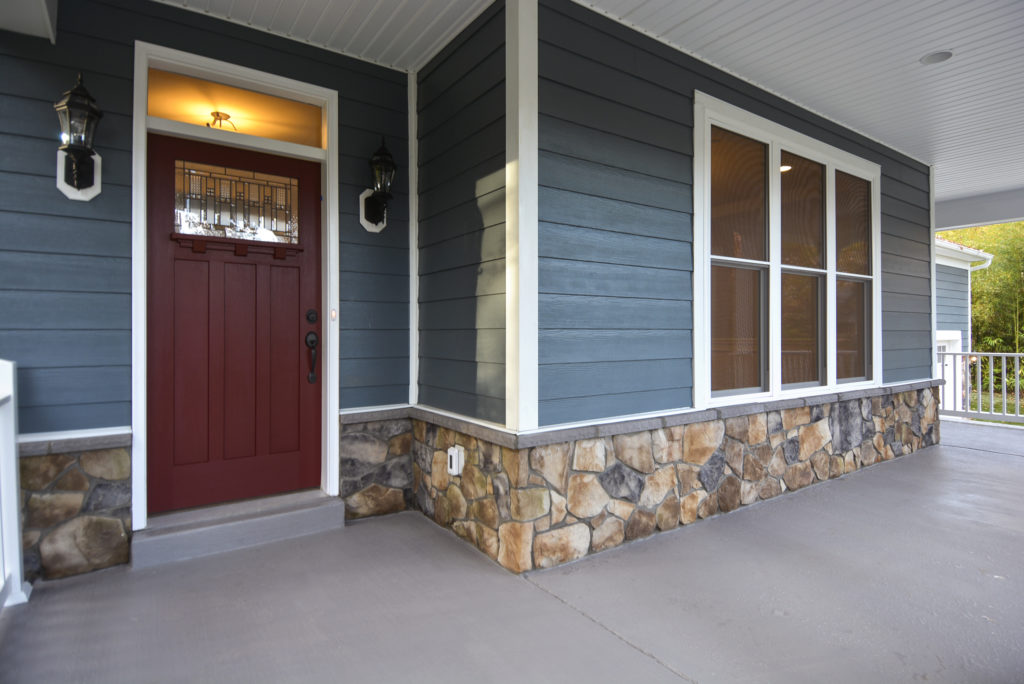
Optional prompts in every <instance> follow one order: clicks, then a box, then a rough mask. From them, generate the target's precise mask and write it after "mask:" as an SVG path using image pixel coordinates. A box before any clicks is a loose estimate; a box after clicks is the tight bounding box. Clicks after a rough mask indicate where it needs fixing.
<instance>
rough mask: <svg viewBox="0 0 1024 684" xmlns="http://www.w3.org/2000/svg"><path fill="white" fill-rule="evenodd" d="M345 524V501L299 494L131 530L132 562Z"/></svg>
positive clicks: (156, 561) (205, 552)
mask: <svg viewBox="0 0 1024 684" xmlns="http://www.w3.org/2000/svg"><path fill="white" fill-rule="evenodd" d="M215 510H216V509H211V511H215ZM228 513H230V511H228ZM344 525H345V502H344V501H342V500H341V499H340V498H339V497H333V496H327V495H321V496H318V497H316V498H315V499H313V500H310V499H309V498H305V499H300V500H298V501H294V502H293V503H292V505H288V506H278V507H273V508H270V509H266V508H260V509H257V510H255V511H252V512H243V513H237V514H234V515H230V514H229V515H221V516H217V515H208V516H203V518H202V519H199V520H186V521H182V522H181V523H180V524H169V525H168V524H165V525H157V526H155V527H153V528H148V529H145V530H139V531H138V532H136V533H135V534H134V535H132V542H131V566H132V568H136V569H142V568H149V567H154V566H157V565H165V564H167V563H176V562H178V561H184V560H190V559H192V558H201V557H203V556H211V555H214V554H218V553H225V552H228V551H236V550H238V549H245V548H250V547H253V546H260V545H263V544H269V543H271V542H276V541H282V540H285V539H293V538H296V537H305V536H307V535H310V534H316V533H318V532H327V531H329V530H334V529H338V528H341V527H344Z"/></svg>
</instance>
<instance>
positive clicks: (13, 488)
mask: <svg viewBox="0 0 1024 684" xmlns="http://www.w3.org/2000/svg"><path fill="white" fill-rule="evenodd" d="M17 378H18V376H17V367H16V366H15V364H14V363H13V362H12V361H4V360H3V359H0V609H2V608H3V607H5V606H13V605H16V604H19V603H25V602H26V601H28V597H29V594H31V593H32V586H31V585H30V584H28V583H27V582H25V581H24V580H25V577H24V567H23V566H22V557H21V510H20V502H21V492H20V491H19V488H20V485H19V482H18V480H19V476H18V435H17V433H18V380H17Z"/></svg>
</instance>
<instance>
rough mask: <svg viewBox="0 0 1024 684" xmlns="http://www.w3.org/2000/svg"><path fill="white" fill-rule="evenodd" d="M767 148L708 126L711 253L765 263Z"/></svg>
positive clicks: (761, 144)
mask: <svg viewBox="0 0 1024 684" xmlns="http://www.w3.org/2000/svg"><path fill="white" fill-rule="evenodd" d="M767 160H768V146H767V145H765V144H763V143H759V142H757V141H756V140H751V139H750V138H747V137H744V136H742V135H737V134H736V133H730V132H729V131H726V130H723V129H721V128H717V127H715V126H712V127H711V253H712V254H715V255H718V256H728V257H738V258H742V259H754V260H757V261H764V260H765V259H766V258H767V250H766V249H765V242H766V241H765V228H766V226H767V217H768V211H767V175H766V171H767V168H768V162H767Z"/></svg>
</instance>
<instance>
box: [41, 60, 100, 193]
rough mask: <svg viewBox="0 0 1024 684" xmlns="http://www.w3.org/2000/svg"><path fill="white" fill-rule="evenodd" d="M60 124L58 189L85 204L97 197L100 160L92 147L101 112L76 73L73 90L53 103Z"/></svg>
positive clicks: (79, 75) (80, 76) (80, 75)
mask: <svg viewBox="0 0 1024 684" xmlns="http://www.w3.org/2000/svg"><path fill="white" fill-rule="evenodd" d="M53 108H54V109H55V110H56V111H57V119H58V120H59V121H60V141H61V146H60V147H59V148H57V188H58V189H60V191H61V192H63V193H64V195H66V196H67V197H68V198H70V199H73V200H81V201H85V202H88V201H89V200H91V199H92V198H93V197H95V196H96V195H98V194H100V189H101V187H102V170H103V160H102V159H101V158H100V156H99V155H98V154H96V151H95V150H93V148H92V140H93V136H95V135H96V124H98V123H99V121H100V118H102V117H103V112H101V111H100V109H99V107H97V106H96V100H94V99H93V98H92V95H90V94H89V91H88V90H86V89H85V86H84V85H82V74H81V73H79V74H78V82H77V83H76V84H75V87H74V88H72V89H71V90H69V91H67V92H66V93H64V95H63V96H62V97H61V98H60V99H59V100H57V101H56V102H55V103H54V104H53Z"/></svg>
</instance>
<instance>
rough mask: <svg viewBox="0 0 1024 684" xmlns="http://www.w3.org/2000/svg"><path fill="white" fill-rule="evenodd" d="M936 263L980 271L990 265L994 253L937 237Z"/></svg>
mask: <svg viewBox="0 0 1024 684" xmlns="http://www.w3.org/2000/svg"><path fill="white" fill-rule="evenodd" d="M978 262H981V263H978ZM935 263H938V264H945V265H946V266H953V267H954V268H968V269H970V270H971V271H980V270H982V269H983V268H988V267H989V265H990V264H991V263H992V255H991V254H989V253H988V252H986V251H983V250H980V249H974V248H973V247H968V246H966V245H961V244H959V243H956V242H951V241H950V240H943V239H942V238H940V237H936V238H935Z"/></svg>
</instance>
